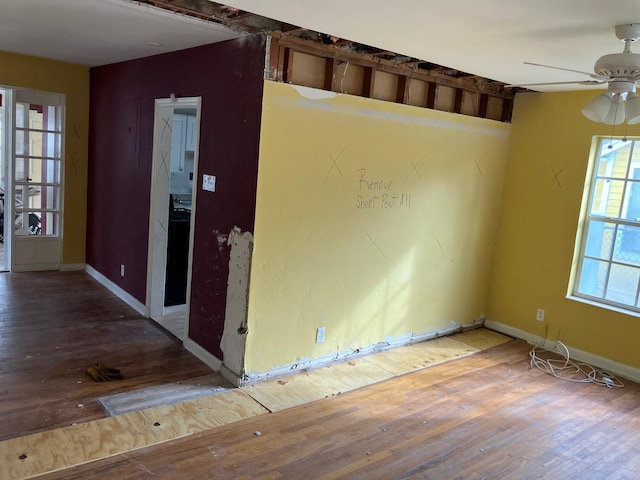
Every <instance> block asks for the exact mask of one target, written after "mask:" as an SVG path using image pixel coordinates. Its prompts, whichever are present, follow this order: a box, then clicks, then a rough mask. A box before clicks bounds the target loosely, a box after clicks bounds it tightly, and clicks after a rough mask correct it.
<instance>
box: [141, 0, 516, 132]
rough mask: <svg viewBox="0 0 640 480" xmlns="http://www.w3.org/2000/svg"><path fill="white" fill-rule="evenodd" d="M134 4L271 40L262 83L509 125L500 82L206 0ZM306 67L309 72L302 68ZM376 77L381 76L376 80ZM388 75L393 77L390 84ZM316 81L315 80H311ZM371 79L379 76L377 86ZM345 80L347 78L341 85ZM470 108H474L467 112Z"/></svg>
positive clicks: (507, 96) (509, 93)
mask: <svg viewBox="0 0 640 480" xmlns="http://www.w3.org/2000/svg"><path fill="white" fill-rule="evenodd" d="M137 1H138V2H139V3H145V4H149V5H153V6H155V7H158V8H163V9H165V10H168V11H171V12H173V13H175V14H178V15H185V16H191V17H196V18H199V19H201V20H204V21H208V22H213V23H218V24H222V25H225V26H227V27H229V28H231V29H233V30H236V31H239V32H244V33H257V32H260V33H265V34H269V35H271V40H272V41H271V50H270V52H269V54H270V55H269V63H270V65H269V66H268V71H267V78H268V79H270V80H274V81H278V82H287V83H294V82H298V83H300V84H301V85H307V86H311V87H314V88H323V89H325V90H330V91H334V92H338V91H339V90H342V86H343V84H344V86H345V87H346V85H347V84H348V85H349V92H350V93H352V94H358V95H362V96H365V97H372V98H377V99H381V100H386V101H395V102H397V103H404V104H412V105H416V104H422V105H420V106H423V107H426V108H432V109H433V108H438V109H445V110H447V111H452V112H455V113H460V114H464V115H474V116H477V117H481V118H491V119H493V120H499V121H505V122H508V121H511V110H512V108H513V97H514V95H515V94H516V92H517V91H518V89H505V88H504V87H505V84H504V83H502V82H496V81H494V80H490V79H487V78H483V77H479V76H477V75H473V74H470V73H465V72H461V71H458V70H456V69H454V68H451V67H447V66H443V65H437V64H434V63H431V62H428V61H425V60H421V59H418V58H413V57H410V56H407V55H403V54H400V53H397V52H391V51H388V50H385V49H384V48H378V47H374V46H369V45H364V44H360V43H357V42H353V41H351V40H348V39H344V38H339V37H336V36H334V35H329V34H326V33H321V32H315V31H312V30H308V29H306V28H302V27H300V26H297V25H291V24H288V23H284V22H280V21H278V20H274V19H270V18H267V17H262V16H260V15H255V14H252V13H250V12H245V11H243V10H240V9H238V8H235V7H229V6H226V5H224V4H221V3H216V2H213V1H211V0H137ZM295 54H298V55H295ZM300 54H304V55H300ZM305 55H306V56H307V58H305ZM308 56H312V57H315V58H316V59H318V60H319V61H320V63H312V64H310V63H309V58H308ZM294 58H295V62H294ZM299 60H300V61H299ZM322 60H324V62H322ZM294 63H295V65H294ZM341 64H347V65H352V66H354V67H355V68H352V69H350V70H349V74H348V75H347V73H346V70H347V69H346V68H345V69H339V68H338V66H339V65H341ZM322 65H324V71H322ZM309 66H311V67H312V68H311V69H307V67H309ZM318 66H319V67H320V68H318ZM380 73H384V75H379V74H380ZM389 75H392V76H394V77H395V78H392V79H391V80H390V79H389ZM316 76H319V78H318V79H317V81H316V79H315V77H316ZM376 76H378V77H379V78H378V82H376ZM345 77H349V78H348V79H346V80H345ZM380 77H384V78H380ZM412 81H416V82H422V84H421V85H420V86H419V87H418V90H419V91H420V94H419V95H417V98H411V92H410V87H411V82H412ZM396 86H397V87H396ZM374 87H375V88H374ZM425 87H426V92H425ZM439 92H442V93H441V94H439ZM425 93H426V102H425V98H424V94H425ZM425 103H426V104H425ZM471 105H473V106H474V107H473V108H471V107H470V106H471Z"/></svg>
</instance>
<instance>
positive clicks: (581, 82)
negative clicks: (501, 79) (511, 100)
mask: <svg viewBox="0 0 640 480" xmlns="http://www.w3.org/2000/svg"><path fill="white" fill-rule="evenodd" d="M603 83H605V80H575V81H573V82H543V83H518V84H513V85H505V86H504V88H515V87H541V86H543V85H602V84H603Z"/></svg>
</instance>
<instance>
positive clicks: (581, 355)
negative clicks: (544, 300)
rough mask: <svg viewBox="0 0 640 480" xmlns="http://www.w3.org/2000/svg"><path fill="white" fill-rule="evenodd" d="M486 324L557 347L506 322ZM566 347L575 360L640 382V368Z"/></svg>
mask: <svg viewBox="0 0 640 480" xmlns="http://www.w3.org/2000/svg"><path fill="white" fill-rule="evenodd" d="M485 326H486V327H487V328H489V329H491V330H495V331H496V332H499V333H503V334H505V335H509V336H510V337H514V338H518V339H520V340H524V341H525V342H527V343H529V344H531V345H538V346H540V347H542V348H544V349H546V350H554V349H555V347H556V342H555V341H553V340H547V339H545V338H543V337H540V336H538V335H534V334H533V333H529V332H525V331H524V330H520V329H519V328H515V327H512V326H510V325H505V324H504V323H500V322H495V321H493V320H486V321H485ZM566 347H567V348H568V349H569V354H570V355H571V357H572V358H573V359H574V360H579V361H581V362H585V363H588V364H589V365H592V366H594V367H598V368H602V369H604V370H607V371H609V372H611V373H613V374H615V375H619V376H621V377H624V378H628V379H629V380H633V381H634V382H640V369H639V368H635V367H632V366H630V365H625V364H624V363H618V362H614V361H613V360H610V359H608V358H605V357H601V356H599V355H594V354H593V353H589V352H585V351H584V350H579V349H577V348H573V347H570V346H569V345H566Z"/></svg>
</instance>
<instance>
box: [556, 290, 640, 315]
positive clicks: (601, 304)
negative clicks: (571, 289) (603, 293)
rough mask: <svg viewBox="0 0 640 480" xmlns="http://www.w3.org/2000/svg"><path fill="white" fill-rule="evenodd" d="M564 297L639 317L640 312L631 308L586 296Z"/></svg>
mask: <svg viewBox="0 0 640 480" xmlns="http://www.w3.org/2000/svg"><path fill="white" fill-rule="evenodd" d="M565 298H567V299H568V300H573V301H575V302H580V303H586V304H587V305H591V306H593V307H599V308H604V309H605V310H611V311H613V312H617V313H622V314H623V315H629V316H631V317H637V318H640V312H634V311H633V310H627V309H625V308H620V307H615V306H613V305H608V304H606V303H600V302H597V301H595V300H590V299H588V298H583V297H576V296H574V295H567V296H566V297H565Z"/></svg>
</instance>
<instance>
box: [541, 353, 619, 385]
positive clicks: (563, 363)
mask: <svg viewBox="0 0 640 480" xmlns="http://www.w3.org/2000/svg"><path fill="white" fill-rule="evenodd" d="M537 349H538V347H536V346H534V347H533V348H532V349H531V351H530V352H529V357H530V359H531V360H530V362H529V363H530V365H531V366H532V367H536V368H538V369H540V370H542V371H543V372H545V373H548V374H549V375H551V376H553V377H556V378H559V379H561V380H566V381H568V382H578V383H595V384H597V385H602V386H603V387H608V388H622V387H624V384H623V383H622V381H621V380H619V379H618V378H616V376H615V375H613V374H612V373H609V372H607V371H605V370H599V369H596V368H594V367H592V366H591V365H589V364H587V363H583V362H574V361H573V360H571V358H570V355H569V349H568V348H567V347H566V345H565V344H564V343H562V342H556V347H555V349H554V350H553V353H557V354H559V355H561V356H562V357H563V358H562V359H559V358H550V359H544V358H541V357H540V356H538V354H537Z"/></svg>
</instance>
